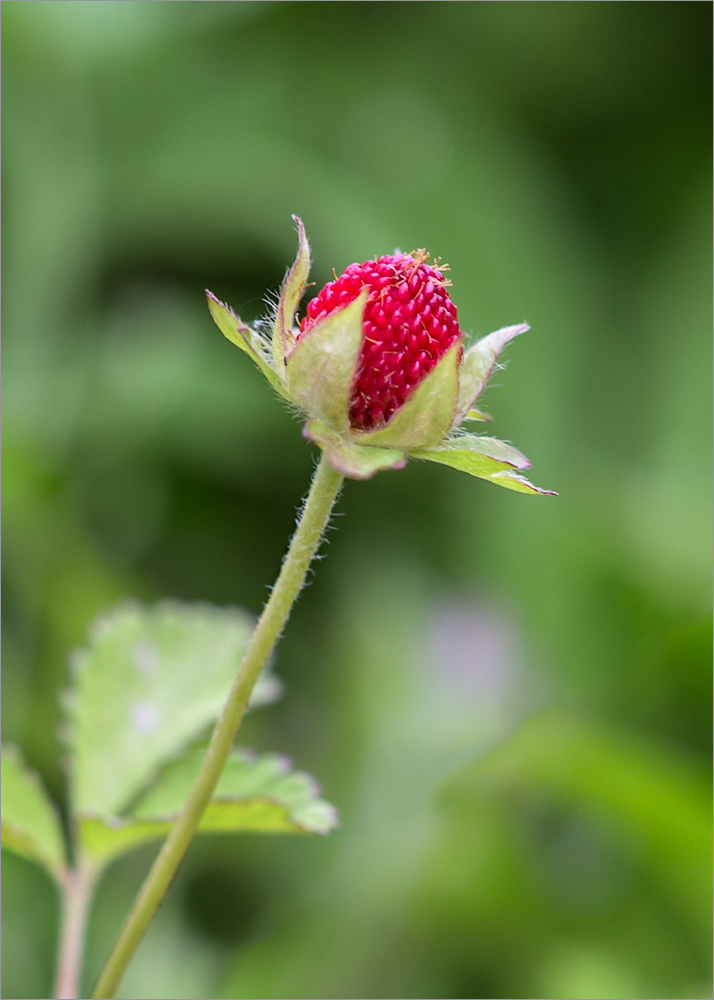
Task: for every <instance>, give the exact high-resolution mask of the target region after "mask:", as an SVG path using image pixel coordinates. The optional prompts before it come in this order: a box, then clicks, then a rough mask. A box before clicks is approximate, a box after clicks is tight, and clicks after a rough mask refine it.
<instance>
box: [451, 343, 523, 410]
mask: <svg viewBox="0 0 714 1000" xmlns="http://www.w3.org/2000/svg"><path fill="white" fill-rule="evenodd" d="M529 329H530V327H529V326H528V324H527V323H521V324H519V325H518V326H506V327H504V328H503V329H502V330H496V331H495V332H494V333H489V335H488V336H487V337H483V338H482V339H481V340H478V341H477V342H476V343H475V344H473V345H472V346H471V347H469V348H467V349H466V350H465V351H464V359H463V362H462V363H461V368H460V369H459V401H458V404H457V406H456V418H455V420H454V426H457V425H458V424H460V423H461V421H462V420H463V419H464V418H465V417H466V416H467V414H468V412H469V410H470V409H471V407H472V404H473V403H474V402H475V401H476V400H477V399H478V397H479V396H480V395H481V393H482V392H483V390H484V388H485V387H486V383H487V382H488V380H489V378H490V377H491V372H492V371H493V369H494V368H495V366H496V361H497V360H498V356H499V354H500V353H501V351H502V350H503V348H504V347H505V346H506V344H507V343H508V342H509V341H510V340H513V338H514V337H517V336H518V335H519V334H521V333H525V332H526V330H529ZM477 419H479V418H477ZM480 419H483V418H482V417H480Z"/></svg>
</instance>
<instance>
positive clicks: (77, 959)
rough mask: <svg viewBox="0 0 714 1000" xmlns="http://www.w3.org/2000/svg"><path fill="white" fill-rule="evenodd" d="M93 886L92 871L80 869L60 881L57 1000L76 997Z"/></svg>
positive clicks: (72, 870) (73, 869)
mask: <svg viewBox="0 0 714 1000" xmlns="http://www.w3.org/2000/svg"><path fill="white" fill-rule="evenodd" d="M94 883H95V872H94V871H93V870H90V869H89V868H83V867H80V868H76V869H75V868H69V869H67V871H66V872H65V874H64V877H63V880H62V920H61V926H60V940H59V950H58V956H57V978H56V980H55V997H56V998H57V1000H76V998H77V997H78V996H79V987H80V983H79V977H80V975H81V972H82V955H83V953H84V939H85V930H86V926H87V916H88V913H89V907H90V905H91V902H92V893H93V891H94Z"/></svg>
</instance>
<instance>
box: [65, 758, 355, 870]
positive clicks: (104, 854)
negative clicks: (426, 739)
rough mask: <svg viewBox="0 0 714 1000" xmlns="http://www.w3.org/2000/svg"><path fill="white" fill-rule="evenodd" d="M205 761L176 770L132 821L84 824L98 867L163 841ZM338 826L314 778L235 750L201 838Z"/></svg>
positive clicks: (179, 764)
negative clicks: (214, 834) (115, 858)
mask: <svg viewBox="0 0 714 1000" xmlns="http://www.w3.org/2000/svg"><path fill="white" fill-rule="evenodd" d="M201 760H202V753H201V752H198V751H194V752H192V753H190V754H188V755H187V756H186V757H185V758H183V759H182V760H179V761H176V762H174V763H172V764H170V765H169V767H167V769H166V770H165V772H164V773H163V774H162V775H161V777H160V778H159V780H158V782H157V783H156V785H155V786H154V787H153V788H152V789H151V790H150V791H149V792H147V794H146V795H145V796H144V797H143V798H142V799H141V800H140V802H139V803H138V804H137V805H136V806H135V807H134V809H133V810H132V812H131V816H130V817H129V818H128V819H125V820H115V821H111V820H107V819H103V820H102V819H100V818H97V817H84V818H82V820H81V824H80V837H81V841H82V845H83V847H84V849H85V850H86V851H87V852H88V853H89V854H90V855H91V857H92V859H93V861H94V862H95V863H96V864H98V865H100V866H101V865H105V864H106V863H107V862H108V861H110V860H111V859H112V858H113V857H116V856H117V855H118V854H122V853H124V852H125V851H128V850H131V848H133V847H136V846H137V845H138V844H141V843H144V842H146V841H149V840H155V839H157V838H158V837H163V836H164V835H165V834H166V833H167V832H168V830H169V829H170V827H171V824H172V823H173V822H174V821H175V819H176V817H177V816H178V814H179V813H180V811H181V809H182V807H183V805H184V803H185V801H186V799H187V798H188V794H189V792H190V789H191V786H192V784H193V782H194V780H195V778H196V775H197V774H198V770H199V768H200V765H201ZM336 826H337V811H336V810H335V808H334V806H332V805H330V803H329V802H325V801H324V800H323V799H321V798H319V787H318V785H317V783H316V781H315V779H314V778H312V777H311V776H310V775H309V774H305V773H304V772H301V771H293V770H292V768H291V766H290V763H289V761H287V760H286V758H284V757H280V756H278V755H277V754H262V755H261V756H258V757H256V756H255V755H252V754H250V753H248V751H245V750H234V751H233V753H232V754H231V756H230V758H229V760H228V763H227V765H226V769H225V771H224V772H223V774H222V775H221V778H220V781H219V782H218V785H217V787H216V791H215V793H214V796H213V799H212V800H211V803H210V804H209V806H208V808H207V809H206V811H205V813H204V814H203V818H202V820H201V823H200V826H199V832H200V833H323V834H324V833H329V831H330V830H332V829H334V828H335V827H336Z"/></svg>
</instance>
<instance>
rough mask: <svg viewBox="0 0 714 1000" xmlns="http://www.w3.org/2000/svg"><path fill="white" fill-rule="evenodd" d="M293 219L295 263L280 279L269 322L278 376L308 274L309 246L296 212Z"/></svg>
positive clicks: (290, 343) (289, 346) (292, 342)
mask: <svg viewBox="0 0 714 1000" xmlns="http://www.w3.org/2000/svg"><path fill="white" fill-rule="evenodd" d="M293 222H294V223H296V225H297V231H298V253H297V257H296V258H295V263H294V264H293V266H292V267H291V268H290V270H289V271H288V273H287V274H286V276H285V281H283V287H282V288H281V290H280V299H279V301H278V309H277V312H276V314H275V322H274V324H273V362H274V364H275V367H276V369H277V370H278V372H279V373H280V376H281V378H282V376H283V372H284V371H285V362H286V360H287V357H288V355H289V354H290V352H291V351H292V349H293V347H294V346H295V334H294V333H293V317H294V316H295V310H296V309H297V307H298V305H299V303H300V299H301V298H302V293H303V291H304V290H305V285H306V283H307V277H308V275H309V273H310V247H309V245H308V242H307V236H306V235H305V227H304V226H303V224H302V221H301V220H300V219H299V218H298V217H297V215H294V216H293Z"/></svg>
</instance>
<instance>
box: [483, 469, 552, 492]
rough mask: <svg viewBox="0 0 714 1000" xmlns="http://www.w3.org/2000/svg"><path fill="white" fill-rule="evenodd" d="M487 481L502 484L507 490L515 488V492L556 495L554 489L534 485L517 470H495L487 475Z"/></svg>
mask: <svg viewBox="0 0 714 1000" xmlns="http://www.w3.org/2000/svg"><path fill="white" fill-rule="evenodd" d="M488 478H489V482H492V483H495V484H496V486H503V487H505V488H506V489H507V490H515V491H516V493H537V494H539V495H540V496H548V497H557V496H558V494H557V493H556V492H555V490H542V489H541V488H540V486H534V485H533V483H531V482H529V481H528V480H527V479H526V477H525V476H519V475H518V473H517V472H514V471H513V470H512V469H509V470H508V471H507V472H496V473H494V475H492V476H489V477H488Z"/></svg>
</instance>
